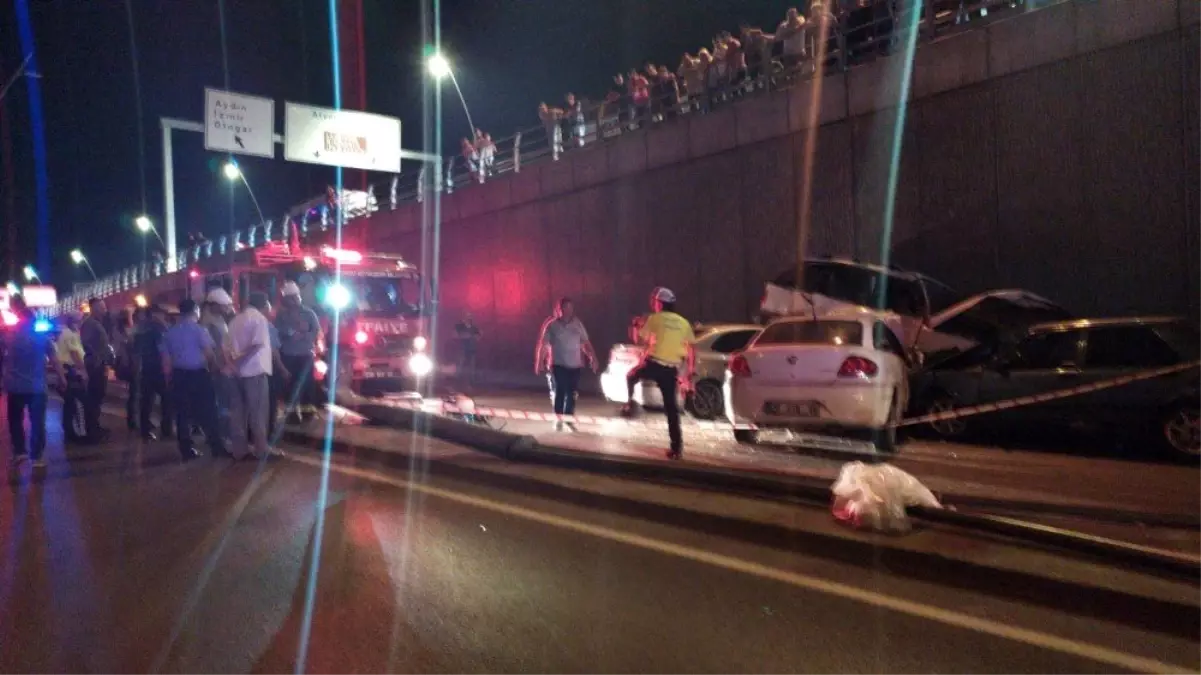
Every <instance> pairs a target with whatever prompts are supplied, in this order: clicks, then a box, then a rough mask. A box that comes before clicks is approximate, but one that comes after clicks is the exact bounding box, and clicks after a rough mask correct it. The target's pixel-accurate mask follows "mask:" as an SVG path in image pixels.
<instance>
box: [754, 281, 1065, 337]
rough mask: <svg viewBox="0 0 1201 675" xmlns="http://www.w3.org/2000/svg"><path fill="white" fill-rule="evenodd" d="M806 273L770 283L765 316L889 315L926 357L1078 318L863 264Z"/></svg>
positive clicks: (1041, 301) (1024, 296) (1044, 305)
mask: <svg viewBox="0 0 1201 675" xmlns="http://www.w3.org/2000/svg"><path fill="white" fill-rule="evenodd" d="M803 273H804V279H803V285H802V286H798V285H797V283H796V274H797V271H796V269H795V268H793V269H790V270H786V271H784V272H782V273H781V274H780V275H778V276H777V277H776V278H775V279H773V280H772V281H771V282H769V283H767V284H766V288H765V290H764V294H763V301H762V303H761V306H760V313H761V315H762V316H764V317H769V318H770V317H778V316H789V315H794V316H803V315H808V316H810V317H812V316H818V317H821V316H825V315H828V314H830V313H832V312H840V311H844V310H853V309H867V310H874V311H880V310H882V311H885V312H888V313H889V314H891V315H892V318H890V319H889V324H888V325H889V327H890V328H892V330H893V332H894V333H895V334H896V335H897V337H898V338H900V339H901V343H902V344H904V345H905V346H906V347H907V348H910V349H913V350H916V351H917V352H920V353H922V354H927V355H929V354H936V353H940V352H948V351H955V350H963V349H968V348H970V347H972V346H973V345H976V344H979V343H981V342H987V341H990V340H993V339H995V338H996V336H997V335H998V333H1000V332H1005V331H1008V330H1012V329H1014V328H1023V327H1026V326H1029V325H1031V324H1034V323H1042V322H1047V321H1058V320H1063V319H1068V318H1071V314H1070V313H1069V312H1068V311H1067V310H1066V309H1064V308H1062V307H1060V306H1059V305H1056V304H1055V303H1053V302H1051V301H1050V300H1047V299H1046V298H1043V297H1041V296H1038V295H1035V294H1034V293H1031V292H1029V291H1025V290H1021V289H1008V290H994V291H988V292H985V293H979V294H977V295H973V296H970V297H967V298H963V297H962V296H961V295H960V294H958V293H957V292H956V291H954V290H952V289H951V288H950V287H949V286H947V285H946V284H944V283H942V282H940V281H938V280H936V279H934V278H932V277H928V276H926V275H924V274H920V273H917V272H910V271H906V270H902V269H899V268H896V267H884V266H881V265H873V264H868V263H861V262H859V261H856V260H848V259H844V258H819V259H809V260H806V261H805V265H804V269H803ZM881 291H883V292H881ZM881 300H883V304H882V305H881Z"/></svg>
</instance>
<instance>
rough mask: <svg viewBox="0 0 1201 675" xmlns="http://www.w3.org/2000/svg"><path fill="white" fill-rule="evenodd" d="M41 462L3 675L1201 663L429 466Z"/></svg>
mask: <svg viewBox="0 0 1201 675" xmlns="http://www.w3.org/2000/svg"><path fill="white" fill-rule="evenodd" d="M412 442H414V443H418V444H425V443H428V445H426V446H424V450H425V451H426V452H428V453H451V454H454V453H458V454H461V455H463V456H464V457H465V459H464V460H463V461H464V462H472V461H474V462H487V461H497V460H489V459H487V458H482V457H476V456H471V457H468V455H467V453H463V451H461V450H460V449H458V448H455V447H454V446H446V445H445V444H441V443H437V442H428V441H412ZM49 458H50V461H51V466H50V470H49V472H48V475H47V476H46V477H45V478H44V479H42V480H31V479H30V478H29V476H27V475H25V474H24V473H22V474H19V475H17V480H15V481H12V480H10V482H9V489H8V491H7V494H6V495H5V496H4V498H3V499H2V500H0V533H2V542H0V543H2V545H3V550H4V555H3V556H2V557H0V635H2V636H4V637H3V648H0V671H4V672H64V671H66V672H97V671H100V672H125V671H148V670H153V671H172V672H175V671H184V672H210V671H220V672H246V671H254V672H278V671H289V672H292V671H296V670H298V669H303V670H306V671H318V672H385V671H388V672H392V671H423V672H427V671H454V672H478V671H488V672H515V671H540V672H555V671H562V672H581V671H590V672H591V671H605V672H665V671H671V672H718V671H720V672H762V671H805V672H810V671H816V672H840V671H848V672H851V671H853V672H860V671H862V672H880V671H890V672H917V671H921V672H942V671H947V672H1000V671H1004V672H1035V671H1037V672H1098V671H1139V670H1182V669H1183V670H1194V671H1195V670H1197V669H1198V667H1199V665H1201V662H1199V661H1198V644H1197V640H1196V637H1195V635H1193V636H1192V637H1191V638H1190V637H1173V636H1172V635H1169V634H1165V633H1161V632H1154V631H1151V630H1148V629H1140V628H1135V627H1131V626H1130V625H1127V624H1119V623H1113V622H1110V621H1105V620H1102V619H1098V618H1090V616H1087V615H1086V614H1087V613H1084V614H1081V613H1079V612H1077V611H1076V610H1078V609H1079V608H1072V607H1064V608H1062V609H1048V608H1047V607H1045V606H1032V605H1026V604H1023V603H1020V602H1016V601H1012V600H1006V599H1004V598H1003V597H1001V596H998V595H995V594H993V593H990V592H988V588H987V586H988V584H989V580H988V579H980V580H979V582H978V583H979V586H980V589H981V590H980V591H967V590H961V589H960V588H959V587H957V586H950V585H948V586H944V585H941V584H933V583H929V582H921V581H915V580H912V579H909V578H902V577H898V576H894V575H892V574H890V572H889V571H888V570H887V569H885V568H883V567H881V566H872V565H870V564H868V565H867V566H866V567H853V568H848V567H843V566H837V565H833V564H831V563H830V562H829V560H828V559H825V558H823V557H821V556H817V555H811V554H809V553H807V552H805V551H803V550H784V549H781V548H780V547H778V546H768V545H760V544H756V543H754V542H751V541H747V540H743V539H733V538H726V537H720V536H714V535H713V534H712V533H710V532H701V531H697V530H694V529H692V528H690V527H688V526H687V525H686V524H674V525H669V524H665V523H663V522H661V521H656V520H653V519H648V518H642V517H640V516H639V514H638V513H636V512H622V513H616V512H612V511H605V510H600V509H595V508H590V507H589V506H587V505H585V504H580V503H575V502H573V501H570V500H561V499H554V498H552V497H547V496H541V495H539V494H538V493H537V492H536V491H516V490H512V489H504V488H501V487H495V486H488V485H483V484H478V483H473V482H463V481H462V480H458V479H451V478H445V477H440V476H438V475H434V474H426V473H424V472H423V471H421V469H420V467H414V470H413V472H411V474H410V477H412V478H414V480H413V482H412V483H409V482H408V481H407V479H406V476H404V475H402V474H400V473H397V472H395V471H383V470H378V469H373V468H369V467H367V468H363V467H360V468H355V467H353V466H351V465H349V464H345V463H343V462H342V461H341V460H339V462H337V463H335V464H334V469H333V470H332V471H330V472H328V484H327V485H325V484H324V482H323V472H322V470H321V462H320V460H319V458H318V456H316V455H313V454H310V453H306V452H304V451H300V450H297V451H294V452H293V453H292V454H291V455H290V457H289V458H287V459H284V460H281V461H277V462H271V463H268V464H264V465H258V464H256V463H249V462H244V463H237V464H234V463H230V462H227V461H224V460H211V459H209V458H202V459H201V460H198V461H196V462H192V463H189V464H184V465H181V464H179V463H178V462H177V461H175V459H174V457H173V452H172V447H171V445H170V444H167V443H158V444H150V445H145V444H141V443H137V442H130V441H123V442H113V443H110V444H109V445H107V446H102V447H96V448H79V449H71V450H69V451H67V450H64V449H63V448H62V447H61V445H59V444H58V443H57V442H52V449H51V452H50V454H49ZM10 479H11V476H10ZM592 480H595V481H605V480H612V479H606V478H603V477H596V478H594V479H592ZM323 485H325V489H323ZM663 489H664V490H672V489H675V488H670V487H664V488H663ZM315 553H317V554H319V555H318V556H317V557H318V559H319V560H320V563H319V565H318V567H317V570H318V572H317V574H316V575H315V576H314V575H313V574H312V572H311V570H312V566H311V565H310V561H311V560H313V558H314V554H315ZM309 589H311V590H312V593H311V595H310V594H309V593H308V591H309ZM1184 633H1185V634H1188V633H1189V631H1184Z"/></svg>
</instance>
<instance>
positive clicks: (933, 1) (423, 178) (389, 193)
mask: <svg viewBox="0 0 1201 675" xmlns="http://www.w3.org/2000/svg"><path fill="white" fill-rule="evenodd" d="M916 1H917V0H860V1H859V2H856V3H854V7H852V8H851V9H849V10H842V9H841V8H840V12H839V13H838V14H837V15H834V14H829V13H827V14H826V16H825V21H824V22H823V21H822V20H821V17H818V16H811V17H810V18H809V19H808V22H807V23H806V26H807V32H806V36H805V45H804V50H803V52H801V53H800V55H799V57H800V58H798V59H791V58H787V57H789V56H795V55H787V54H784V53H783V50H782V43H781V42H779V41H777V42H774V44H773V47H772V54H771V58H770V60H769V62H768V64H766V67H762V68H760V70H761V71H762V72H761V73H760V74H758V76H757V77H754V78H746V77H740V78H739V79H737V80H736V81H733V80H727V81H724V82H722V81H712V80H707V81H706V82H705V86H704V87H703V89H702V90H701V91H698V92H691V91H688V90H687V88H686V87H681V86H679V84H678V83H673V84H672V85H670V86H665V85H658V86H655V85H654V84H653V85H652V87H651V90H650V92H649V95H648V96H647V97H646V98H645V99H643V100H638V101H635V100H633V99H632V98H631V97H630V95H629V94H625V95H622V96H619V97H615V98H612V99H610V100H605V101H602V102H600V103H590V104H586V105H581V106H580V107H579V108H578V109H576V110H573V111H568V112H567V113H566V114H564V115H563V116H562V117H561V118H559V119H557V120H555V121H553V122H548V123H543V124H540V125H538V126H535V127H531V128H528V129H524V130H522V131H519V132H517V133H516V134H514V135H513V136H510V137H508V138H502V139H500V140H498V141H495V142H494V143H493V146H492V147H491V149H490V150H489V151H486V152H483V153H480V152H478V151H477V154H476V155H475V157H474V158H468V157H464V156H462V155H454V156H450V157H447V158H446V161H444V162H443V164H442V170H441V171H440V172H437V171H432V170H429V169H428V168H423V169H421V170H418V171H409V172H402V173H400V174H398V175H393V176H390V177H388V178H386V179H384V180H383V181H382V182H376V183H374V184H371V185H369V186H368V188H367V190H366V191H354V190H346V191H344V192H343V193H342V194H341V195H340V196H339V198H338V199H337V200H334V199H329V198H327V197H318V198H315V199H313V200H310V201H309V202H306V203H305V204H303V205H301V206H300V207H295V208H293V209H291V210H289V211H288V212H287V213H285V214H284V215H283V217H282V218H280V220H279V221H273V220H267V221H265V222H263V223H259V224H257V225H252V226H250V227H248V228H247V229H246V230H244V231H238V232H233V233H231V234H228V235H222V236H220V237H217V238H216V239H214V240H206V241H201V242H193V243H190V244H189V245H188V246H187V247H185V248H184V249H183V250H182V251H180V252H179V254H178V255H177V256H176V260H175V261H174V262H175V265H174V269H179V270H182V269H186V268H187V267H188V266H189V265H191V264H193V263H195V262H197V261H200V260H203V259H207V258H212V257H214V256H222V255H226V254H228V253H230V252H233V251H237V250H242V249H244V248H254V247H256V246H261V245H262V244H264V243H267V242H284V241H287V239H288V237H289V235H290V229H291V227H293V226H295V227H296V228H297V229H298V231H299V234H300V236H301V237H302V238H304V237H306V236H307V235H308V234H309V233H310V232H313V231H326V230H328V229H329V228H330V227H332V226H333V225H334V223H335V218H336V216H337V215H338V214H337V213H336V210H335V209H338V208H344V209H345V213H344V214H343V215H344V217H345V219H346V220H347V221H349V220H352V219H357V218H370V217H371V214H373V213H375V212H377V211H378V210H379V209H380V208H381V201H380V198H379V197H380V195H386V197H385V199H384V200H383V202H382V203H383V204H386V208H387V209H388V210H395V209H396V208H398V207H400V206H401V205H403V204H406V203H410V202H420V201H421V200H422V199H424V198H425V196H426V195H429V194H431V193H433V192H440V193H443V194H450V193H453V192H455V191H456V190H462V189H467V188H469V187H470V186H471V185H473V184H479V183H485V182H487V181H488V180H490V179H491V178H494V177H496V176H501V175H504V174H507V173H518V172H520V171H521V170H522V168H523V167H525V166H528V165H530V164H532V163H537V162H542V161H558V160H559V159H561V158H562V157H563V155H564V154H569V153H571V152H572V151H574V150H577V149H580V148H585V147H590V146H593V145H595V144H597V143H604V142H606V141H609V140H611V139H613V138H617V137H619V136H621V135H622V134H625V133H628V132H630V131H635V130H638V129H642V128H646V127H647V126H654V125H657V124H661V123H669V122H670V120H672V119H673V118H679V117H683V116H686V115H697V114H704V113H706V112H708V111H710V110H712V109H714V108H716V107H720V106H722V105H726V104H728V103H730V102H731V101H734V100H736V99H742V98H746V97H748V96H754V95H757V94H761V93H763V92H768V91H777V90H780V89H785V88H788V87H792V86H795V85H796V84H798V83H800V82H804V81H807V80H809V79H812V78H814V77H817V76H819V75H824V74H827V73H836V72H845V71H846V70H849V69H851V68H853V67H855V66H856V65H859V64H861V63H865V62H867V61H870V60H873V59H875V58H878V57H880V56H887V55H889V54H892V53H894V52H895V51H896V50H897V49H898V48H899V47H900V42H901V38H902V35H901V33H900V30H898V28H899V27H903V26H905V25H907V24H908V23H909V22H911V21H912V19H913V16H912V14H909V8H910V7H912V4H911V3H912V2H916ZM1066 1H1069V0H974V1H973V0H927V1H925V2H921V3H920V5H919V11H920V12H921V15H920V16H919V17H918V20H917V31H918V35H917V40H918V42H919V43H920V42H929V41H930V40H933V39H935V38H936V37H943V36H945V35H947V34H948V33H951V32H954V31H960V30H971V29H974V28H976V27H978V26H980V25H981V24H982V23H983V22H987V21H991V20H992V19H994V18H997V17H1004V16H1008V15H1011V14H1012V13H1013V12H1014V11H1019V10H1024V9H1028V8H1029V9H1033V8H1041V7H1045V6H1049V5H1054V4H1060V3H1062V2H1066ZM827 2H829V4H831V5H838V4H840V3H839V0H827ZM821 6H823V5H819V4H817V3H815V7H821ZM823 23H824V24H825V26H826V30H825V31H824V34H818V28H817V27H818V26H821V25H822V24H823ZM822 41H824V43H825V44H824V48H825V49H824V52H823V50H822V49H819V47H820V46H822V45H821V42H822ZM823 53H824V59H822V61H821V63H818V59H817V58H816V55H818V54H823ZM741 72H745V71H740V73H741ZM435 174H437V175H435ZM168 269H169V266H168V265H167V261H166V260H162V259H158V260H154V261H151V262H148V263H142V264H138V265H133V266H130V267H127V268H125V269H122V270H119V271H117V272H115V273H113V274H110V275H108V276H105V277H104V278H101V279H98V280H96V281H94V282H92V283H88V284H79V285H77V287H76V289H75V291H74V292H72V293H71V294H70V295H68V296H66V297H64V298H63V299H62V301H60V302H59V304H58V305H57V306H56V307H55V312H56V313H58V312H63V311H67V310H68V309H71V308H78V307H79V306H80V305H81V303H82V302H83V301H85V300H86V299H87V298H91V297H104V296H107V295H112V294H114V293H119V292H123V291H128V290H131V289H134V288H137V287H138V286H140V285H142V284H143V283H145V282H146V281H147V280H149V279H153V278H156V277H159V276H162V275H163V274H165V273H166V272H167V270H168Z"/></svg>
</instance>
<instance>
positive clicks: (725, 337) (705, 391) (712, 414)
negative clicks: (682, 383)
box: [601, 323, 763, 420]
mask: <svg viewBox="0 0 1201 675" xmlns="http://www.w3.org/2000/svg"><path fill="white" fill-rule="evenodd" d="M761 330H763V327H762V326H756V325H754V324H744V323H729V324H709V325H704V326H700V327H698V328H697V330H696V373H695V376H694V378H693V382H694V384H695V387H694V388H693V393H692V394H691V395H689V396H688V397H687V398H684V397H681V399H680V403H681V405H683V407H684V409H685V410H687V411H688V412H689V413H691V414H692V415H693V417H696V418H698V419H703V420H711V419H716V418H718V417H720V416H721V415H722V414H724V411H725V400H724V398H723V394H722V387H723V385H724V383H725V379H726V362H727V361H729V359H730V355H731V354H733V353H735V352H738V351H741V350H742V349H744V348H745V347H746V346H747V344H748V343H749V342H750V341H751V340H752V339H754V337H755V336H756V335H758V334H759V331H761ZM643 353H644V351H643V348H642V347H641V346H639V345H630V344H619V345H614V346H613V349H612V350H610V351H609V365H608V367H606V368H605V372H603V373H601V390H602V391H603V392H604V394H605V398H606V399H607V400H609V401H613V402H614V403H625V402H626V375H628V374H629V372H630V371H631V370H633V368H634V367H635V366H637V365H638V364H639V363H641V362H642V356H643ZM634 400H635V401H637V402H638V403H641V404H642V405H644V406H647V407H648V408H662V407H663V394H662V393H660V391H659V388H658V387H657V386H655V383H654V382H649V381H646V382H641V383H639V384H637V385H635V387H634Z"/></svg>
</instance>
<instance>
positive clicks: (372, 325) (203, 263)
mask: <svg viewBox="0 0 1201 675" xmlns="http://www.w3.org/2000/svg"><path fill="white" fill-rule="evenodd" d="M288 281H293V282H295V283H296V284H297V286H299V287H300V292H301V299H302V300H303V301H304V303H305V304H306V305H307V306H309V307H311V308H313V309H314V310H315V311H316V312H317V315H318V317H319V318H320V319H321V325H322V333H323V335H322V339H321V340H320V341H319V343H318V348H317V354H316V358H317V367H316V370H317V372H316V376H317V377H318V378H319V379H321V380H322V381H323V382H326V381H328V380H329V379H330V378H331V376H332V374H331V372H330V371H331V370H332V369H333V364H335V363H336V364H337V378H338V379H337V380H336V381H337V382H338V384H337V386H339V387H341V386H346V385H347V384H349V386H350V387H351V389H352V390H353V391H355V392H357V393H361V394H363V395H377V394H379V393H383V392H388V391H412V390H415V389H416V388H417V385H418V384H419V383H420V382H421V381H422V380H423V379H424V378H426V377H427V376H429V375H431V374H432V373H433V371H434V368H435V364H434V363H433V360H432V358H431V356H430V355H429V353H428V351H427V350H426V345H427V342H426V340H427V338H426V336H427V335H428V333H427V329H428V322H427V319H426V314H425V312H426V308H427V307H428V306H429V293H428V285H427V284H426V283H425V282H424V280H423V278H422V276H421V274H420V272H419V271H418V270H417V269H416V268H415V267H414V266H413V265H411V264H410V263H408V262H406V261H405V260H404V259H403V258H401V257H400V256H398V255H389V254H382V253H375V252H366V251H358V250H352V249H346V248H343V249H335V248H333V247H330V246H328V245H312V246H306V245H300V244H298V243H296V241H295V240H293V242H292V243H290V244H289V243H284V242H266V243H264V244H262V245H260V246H258V247H256V248H254V249H242V250H237V251H234V252H232V253H231V254H229V255H215V256H212V257H210V258H204V259H201V260H197V261H195V262H193V263H192V264H191V265H190V266H189V267H188V268H187V269H182V270H179V271H176V272H171V273H167V274H163V275H160V276H158V277H155V278H152V279H148V280H146V281H145V282H144V283H142V284H140V285H137V286H133V287H130V288H127V289H125V290H122V291H118V292H113V293H109V294H106V295H105V296H104V299H105V300H106V301H107V304H108V306H109V309H110V311H112V310H118V309H121V308H125V307H135V306H138V307H144V306H147V305H151V304H157V305H164V306H167V307H170V308H171V309H174V307H175V306H177V305H178V304H179V302H180V301H181V300H183V299H184V298H185V297H190V298H192V299H194V300H197V301H201V300H203V298H204V296H205V294H206V293H207V292H208V290H209V289H212V288H216V287H221V288H224V289H225V290H226V291H228V292H229V294H230V296H231V297H233V298H234V302H235V303H236V304H237V305H238V306H239V307H241V306H243V305H244V304H245V303H246V301H247V298H248V296H249V295H250V293H251V292H254V291H262V292H264V293H266V294H267V297H268V298H270V300H271V302H272V303H273V304H277V303H279V302H280V301H281V291H282V287H283V284H284V283H286V282H288ZM68 304H71V305H72V306H73V305H74V304H78V303H76V302H74V301H69V302H68ZM335 318H336V321H335ZM334 345H337V346H338V347H339V349H338V350H336V352H335V350H334V349H332V347H333V346H334Z"/></svg>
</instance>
